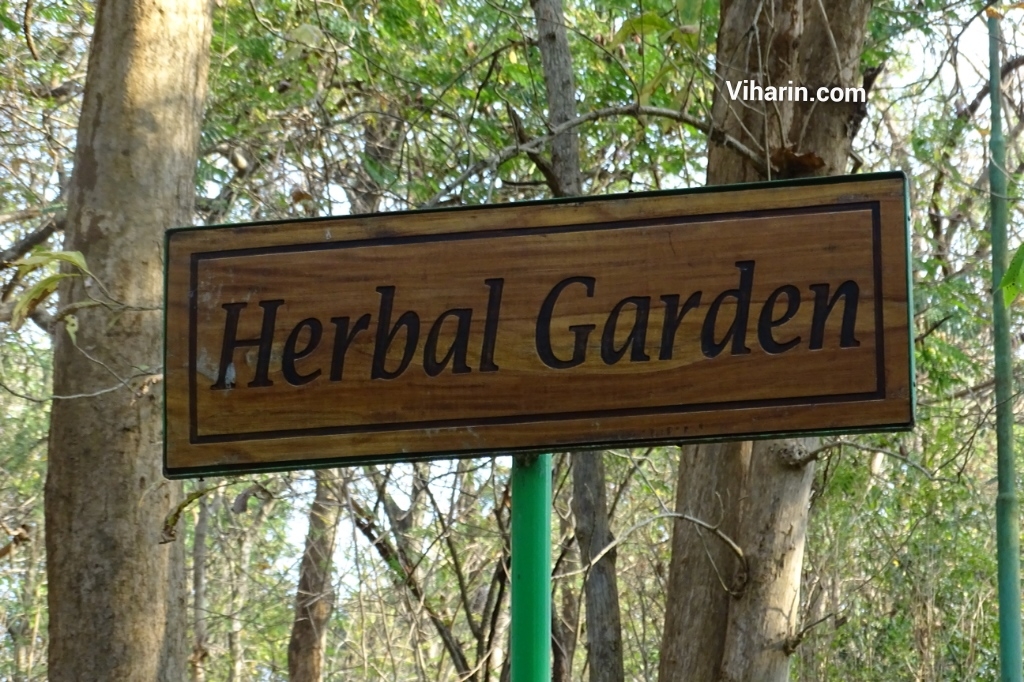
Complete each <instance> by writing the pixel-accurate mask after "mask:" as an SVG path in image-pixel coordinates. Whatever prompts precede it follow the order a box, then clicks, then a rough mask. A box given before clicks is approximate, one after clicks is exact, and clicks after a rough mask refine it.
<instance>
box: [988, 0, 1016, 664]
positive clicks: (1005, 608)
mask: <svg viewBox="0 0 1024 682" xmlns="http://www.w3.org/2000/svg"><path fill="white" fill-rule="evenodd" d="M999 42H1000V37H999V20H998V19H996V18H995V17H993V16H989V19H988V49H989V54H988V56H989V79H990V87H991V89H990V91H989V100H990V101H991V103H992V133H991V137H990V140H989V150H990V152H991V157H990V162H989V171H988V173H989V187H990V191H991V202H992V207H991V214H992V282H993V287H992V288H993V294H992V298H993V301H992V323H993V331H994V334H995V352H996V450H997V456H998V475H999V495H998V496H997V497H996V543H997V557H998V562H999V669H1000V674H999V679H1000V680H1001V681H1002V682H1022V678H1021V673H1022V669H1021V626H1020V617H1021V613H1020V530H1019V523H1020V522H1019V518H1018V506H1017V476H1016V473H1015V471H1014V462H1013V368H1012V365H1011V351H1010V316H1009V314H1008V312H1007V310H1006V303H1005V301H1004V299H1003V290H1002V289H1001V288H1000V287H999V284H1000V282H1001V281H1002V279H1003V273H1004V272H1006V267H1007V265H1008V257H1007V244H1006V215H1007V213H1006V170H1005V169H1006V142H1005V140H1004V139H1003V122H1002V115H1001V111H1000V109H1001V102H1000V99H1001V97H1000V81H1001V80H1002V79H1001V78H1000V73H999V72H1000V68H999Z"/></svg>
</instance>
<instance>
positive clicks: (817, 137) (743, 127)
mask: <svg viewBox="0 0 1024 682" xmlns="http://www.w3.org/2000/svg"><path fill="white" fill-rule="evenodd" d="M870 4H871V3H870V1H869V0H853V1H852V2H850V1H846V0H820V1H818V0H809V1H808V2H803V0H773V1H771V2H767V3H744V2H737V1H736V0H731V1H723V2H722V5H721V14H720V24H719V34H718V42H717V45H718V53H717V59H716V63H717V70H716V88H715V101H714V105H713V109H712V116H713V123H714V126H715V133H718V134H721V133H725V134H728V135H730V136H732V137H735V138H736V139H738V140H740V141H741V142H743V143H744V144H745V145H747V146H748V147H750V148H751V149H754V150H757V151H758V152H759V153H760V154H761V156H762V161H761V163H760V164H758V163H756V162H754V161H753V160H751V159H748V158H746V157H744V156H741V155H739V154H737V153H736V152H734V151H732V150H730V149H728V148H726V147H725V146H724V145H721V144H719V143H717V142H715V140H716V139H717V137H716V135H714V134H713V135H712V136H711V141H710V142H709V150H708V184H709V185H715V184H727V183H739V182H750V181H756V180H765V179H775V178H782V177H798V176H801V175H834V174H841V173H843V172H845V170H846V167H847V164H848V159H849V152H850V145H851V139H850V135H851V121H852V120H853V118H854V114H855V113H856V108H857V107H858V106H859V105H858V104H856V103H832V102H817V103H813V102H789V101H786V102H756V101H754V102H740V101H732V100H731V99H730V98H729V94H728V88H727V87H726V82H732V83H737V82H739V81H742V80H747V79H753V80H754V81H755V82H757V83H758V84H759V85H761V86H762V87H763V86H767V85H776V86H785V85H790V84H792V85H798V86H806V87H807V88H808V91H809V92H810V93H811V94H812V95H813V94H815V93H816V91H817V89H818V87H820V86H823V85H828V86H830V87H832V86H842V87H849V86H855V85H859V84H860V83H859V82H858V80H859V73H860V53H861V49H862V46H863V39H864V31H865V26H866V23H867V15H868V11H869V9H870ZM761 167H766V168H768V169H769V175H770V178H766V177H765V175H764V173H763V172H762V170H761ZM813 447H814V441H769V442H764V443H759V444H758V445H757V446H756V447H755V448H754V451H753V453H752V455H751V454H750V449H749V448H750V446H749V444H748V445H740V444H726V445H717V446H698V447H696V448H686V449H685V451H684V455H683V458H682V461H681V463H680V471H679V487H678V491H677V510H678V511H679V512H680V513H684V514H688V515H690V516H691V517H695V518H697V519H700V520H702V521H705V522H708V523H710V524H712V525H716V526H717V527H718V529H719V530H720V531H721V532H723V533H724V534H726V535H727V536H729V537H730V538H731V539H733V540H735V541H736V542H737V543H739V546H740V548H741V549H742V550H743V552H744V554H745V561H741V560H739V558H738V557H737V556H736V553H735V552H734V551H732V550H731V548H729V547H728V545H726V544H725V543H723V542H721V541H720V540H719V539H718V538H716V537H713V536H712V535H711V534H709V533H707V532H704V531H703V530H699V529H698V527H696V525H695V524H693V523H692V522H690V521H686V520H683V519H680V520H678V521H677V522H676V527H675V531H674V533H673V543H672V564H671V568H670V572H669V591H668V610H667V613H666V622H665V632H664V637H663V641H662V655H661V662H660V667H659V679H660V680H661V681H662V682H669V681H671V682H708V681H709V680H720V681H722V682H740V681H745V682H785V681H786V680H788V677H789V655H790V653H791V651H792V649H791V647H792V645H793V640H792V637H793V636H794V635H795V632H796V630H797V629H798V628H799V614H798V613H797V611H798V608H799V604H800V594H799V586H800V571H801V567H802V561H803V544H804V534H805V530H806V523H807V509H808V502H809V495H810V484H811V481H812V478H813V464H810V463H806V462H801V461H800V457H799V456H800V453H802V452H805V451H806V450H807V449H808V448H810V449H813Z"/></svg>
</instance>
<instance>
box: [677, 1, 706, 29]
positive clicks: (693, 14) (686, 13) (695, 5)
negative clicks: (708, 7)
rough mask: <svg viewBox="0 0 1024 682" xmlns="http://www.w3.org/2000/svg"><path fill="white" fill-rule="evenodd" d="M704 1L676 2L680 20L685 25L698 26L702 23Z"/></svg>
mask: <svg viewBox="0 0 1024 682" xmlns="http://www.w3.org/2000/svg"><path fill="white" fill-rule="evenodd" d="M703 5H704V1H703V0H676V11H677V12H679V20H680V21H682V22H683V23H684V24H696V23H699V22H700V14H701V11H702V10H703V9H704V7H703Z"/></svg>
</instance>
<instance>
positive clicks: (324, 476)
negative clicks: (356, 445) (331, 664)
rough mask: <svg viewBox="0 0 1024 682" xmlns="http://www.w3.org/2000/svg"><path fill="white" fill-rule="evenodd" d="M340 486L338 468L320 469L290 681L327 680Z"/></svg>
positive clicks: (303, 565) (290, 660)
mask: <svg viewBox="0 0 1024 682" xmlns="http://www.w3.org/2000/svg"><path fill="white" fill-rule="evenodd" d="M337 485H338V474H337V472H336V471H335V470H334V469H317V471H316V494H315V495H314V497H313V504H312V506H311V507H310V510H309V529H308V530H307V531H306V546H305V549H304V550H303V552H302V563H301V564H300V566H299V584H298V588H297V589H296V594H295V621H294V622H293V623H292V634H291V639H290V640H289V642H288V679H289V680H290V682H320V680H321V679H323V665H324V647H325V646H326V642H327V624H328V622H329V621H330V618H331V612H332V611H333V609H334V592H333V590H332V588H331V567H332V566H333V559H334V541H335V538H336V537H337V535H338V522H339V520H340V519H341V504H340V503H339V501H338V493H337V490H336V487H337Z"/></svg>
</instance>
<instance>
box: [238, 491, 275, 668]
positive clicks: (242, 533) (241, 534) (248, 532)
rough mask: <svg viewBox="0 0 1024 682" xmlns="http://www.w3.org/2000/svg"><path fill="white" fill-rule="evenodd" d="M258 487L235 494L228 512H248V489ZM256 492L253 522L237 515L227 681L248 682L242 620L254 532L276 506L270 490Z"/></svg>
mask: <svg viewBox="0 0 1024 682" xmlns="http://www.w3.org/2000/svg"><path fill="white" fill-rule="evenodd" d="M256 487H257V486H251V487H250V488H249V489H248V490H246V491H245V492H243V493H242V494H241V495H240V496H239V497H238V498H236V499H235V503H234V504H233V505H232V509H231V511H230V512H229V513H233V514H236V515H241V514H245V513H247V511H248V506H249V505H248V499H249V495H250V492H249V491H251V490H254V489H256ZM260 488H262V486H260ZM264 492H265V490H264ZM253 496H254V497H256V500H257V504H258V505H259V506H258V507H257V508H256V514H255V515H254V517H253V520H252V522H251V523H250V524H249V526H248V527H246V526H244V525H243V524H242V522H241V519H238V523H237V526H236V529H235V530H236V531H237V532H238V538H237V541H238V555H237V556H236V557H235V564H234V566H233V567H232V572H231V599H230V605H231V607H230V608H231V611H230V614H229V617H228V657H229V661H230V663H231V665H230V667H229V668H228V682H245V680H246V678H247V677H248V675H247V674H246V667H245V641H244V639H245V626H244V624H243V620H245V619H243V618H242V612H243V611H244V610H245V607H246V604H247V603H248V602H249V582H250V581H249V570H250V564H251V563H252V543H253V540H254V536H255V535H256V534H257V533H259V532H260V531H261V530H262V528H263V524H264V523H265V522H266V520H267V517H268V516H270V512H271V510H272V509H273V508H274V499H273V498H272V497H271V496H270V495H269V494H266V495H265V496H261V495H259V494H256V495H253ZM240 501H241V502H240Z"/></svg>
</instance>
